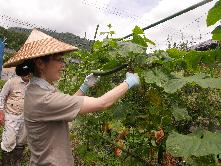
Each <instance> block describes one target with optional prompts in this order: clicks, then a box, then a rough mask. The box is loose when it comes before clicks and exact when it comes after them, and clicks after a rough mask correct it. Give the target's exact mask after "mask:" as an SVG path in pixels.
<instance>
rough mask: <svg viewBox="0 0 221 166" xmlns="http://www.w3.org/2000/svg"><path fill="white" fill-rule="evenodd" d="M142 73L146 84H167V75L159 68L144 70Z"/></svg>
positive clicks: (160, 85)
mask: <svg viewBox="0 0 221 166" xmlns="http://www.w3.org/2000/svg"><path fill="white" fill-rule="evenodd" d="M142 75H143V77H144V79H145V82H146V83H148V84H154V83H155V84H156V85H157V86H159V87H164V86H165V85H166V84H167V82H168V81H169V77H168V75H166V74H165V73H163V72H162V71H161V70H159V69H153V70H149V71H144V72H143V73H142Z"/></svg>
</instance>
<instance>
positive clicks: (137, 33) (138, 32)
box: [132, 26, 144, 35]
mask: <svg viewBox="0 0 221 166" xmlns="http://www.w3.org/2000/svg"><path fill="white" fill-rule="evenodd" d="M132 32H133V34H135V35H139V34H144V31H143V30H142V29H141V28H140V27H138V26H135V28H134V29H133V31H132Z"/></svg>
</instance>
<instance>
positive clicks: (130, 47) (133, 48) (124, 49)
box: [117, 42, 145, 57]
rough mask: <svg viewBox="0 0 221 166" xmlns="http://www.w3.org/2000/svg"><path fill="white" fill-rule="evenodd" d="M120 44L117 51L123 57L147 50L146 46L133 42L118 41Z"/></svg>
mask: <svg viewBox="0 0 221 166" xmlns="http://www.w3.org/2000/svg"><path fill="white" fill-rule="evenodd" d="M118 45H119V46H120V48H119V49H118V51H117V52H118V54H120V55H121V56H123V57H129V53H134V54H143V53H144V52H145V49H144V47H142V46H140V45H138V44H135V43H132V42H118Z"/></svg>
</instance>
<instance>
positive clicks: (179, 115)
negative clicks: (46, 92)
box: [172, 106, 191, 121]
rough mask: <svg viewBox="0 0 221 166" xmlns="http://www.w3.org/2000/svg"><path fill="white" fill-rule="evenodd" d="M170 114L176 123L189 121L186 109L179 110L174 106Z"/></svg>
mask: <svg viewBox="0 0 221 166" xmlns="http://www.w3.org/2000/svg"><path fill="white" fill-rule="evenodd" d="M172 114H173V116H174V118H175V120H176V121H181V120H191V117H190V116H189V115H188V111H187V110H186V108H179V107H177V106H174V107H173V109H172Z"/></svg>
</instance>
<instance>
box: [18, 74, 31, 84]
mask: <svg viewBox="0 0 221 166" xmlns="http://www.w3.org/2000/svg"><path fill="white" fill-rule="evenodd" d="M18 78H19V79H20V83H23V84H26V82H25V81H24V80H23V79H22V78H21V77H20V76H19V77H18ZM29 83H30V81H29V82H28V83H27V84H26V85H28V84H29Z"/></svg>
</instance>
